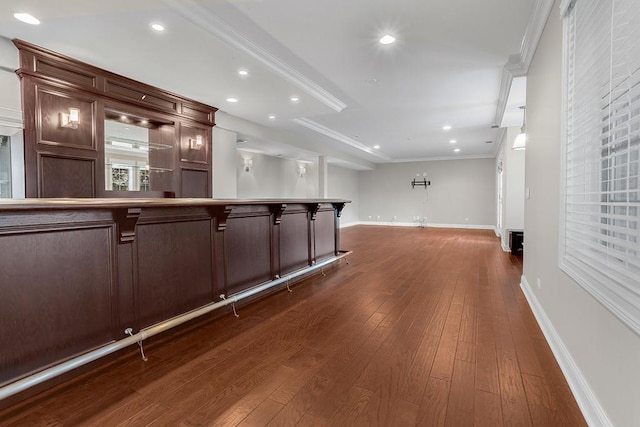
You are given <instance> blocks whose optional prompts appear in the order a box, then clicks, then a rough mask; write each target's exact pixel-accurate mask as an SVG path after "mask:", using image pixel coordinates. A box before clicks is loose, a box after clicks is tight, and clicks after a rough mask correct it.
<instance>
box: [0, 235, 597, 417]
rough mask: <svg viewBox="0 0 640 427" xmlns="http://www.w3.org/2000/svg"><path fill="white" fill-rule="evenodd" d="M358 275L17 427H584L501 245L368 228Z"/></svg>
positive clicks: (176, 339)
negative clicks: (150, 426) (73, 426)
mask: <svg viewBox="0 0 640 427" xmlns="http://www.w3.org/2000/svg"><path fill="white" fill-rule="evenodd" d="M342 246H343V248H344V249H351V250H353V251H354V253H353V255H351V256H350V257H349V262H350V264H348V265H347V264H346V263H344V262H341V263H340V265H339V266H337V267H333V268H330V269H327V271H326V273H327V275H326V276H325V277H323V276H320V275H317V276H314V277H313V278H310V279H307V280H305V281H304V282H301V283H298V284H296V285H295V286H293V293H288V292H286V290H284V291H280V292H277V293H275V294H272V295H270V296H268V297H266V298H264V299H261V300H259V301H257V302H254V303H252V304H250V305H247V306H245V307H242V308H241V309H240V310H239V313H240V318H239V319H236V318H234V317H233V316H232V315H231V314H227V315H225V316H224V317H221V318H217V319H211V318H209V319H203V320H201V321H199V322H198V323H197V324H194V325H193V326H192V327H189V328H186V329H184V330H180V331H177V332H175V333H172V334H170V335H168V336H165V337H163V338H161V339H156V340H154V341H152V342H150V343H147V344H146V348H145V350H146V353H147V356H148V357H149V361H148V362H143V361H142V360H141V359H140V357H139V355H138V353H137V347H130V349H129V350H128V351H127V352H126V354H125V355H123V356H122V357H120V358H119V359H118V360H116V361H113V362H110V363H108V364H106V365H105V366H103V367H101V368H99V369H96V370H94V371H91V372H89V373H87V374H84V375H82V376H80V377H78V378H76V379H74V380H71V381H69V382H67V383H64V384H61V385H59V386H57V387H55V388H54V389H51V390H50V391H48V392H45V393H43V394H40V395H37V396H35V397H33V398H31V399H29V400H27V401H25V402H22V403H20V404H18V405H15V406H13V407H9V408H7V409H5V410H4V411H1V412H0V425H11V426H62V425H63V426H71V425H83V426H84V425H95V426H117V425H128V426H147V425H153V426H179V425H185V426H186V425H190V426H195V425H220V426H235V425H240V426H266V425H269V426H289V425H299V426H323V425H325V426H351V425H359V426H412V425H419V426H437V425H448V426H473V425H477V426H492V427H493V426H502V425H504V426H582V425H586V424H585V421H584V419H583V418H582V415H581V413H580V411H579V409H578V407H577V405H576V402H575V400H574V398H573V396H572V394H571V392H570V390H569V387H568V386H567V383H566V381H565V379H564V377H563V375H562V373H561V371H560V369H559V367H558V365H557V363H556V361H555V359H554V358H553V355H552V353H551V350H550V349H549V347H548V345H547V343H546V341H545V339H544V337H543V335H542V333H541V331H540V329H539V327H538V325H537V323H536V321H535V318H534V316H533V314H532V313H531V311H530V309H529V307H528V305H527V302H526V300H525V298H524V296H523V294H522V292H521V291H520V287H519V282H520V276H521V274H522V260H521V258H517V257H513V256H511V255H510V254H508V253H505V252H503V251H502V250H501V248H500V242H499V239H498V238H497V237H496V236H495V234H494V233H493V232H491V231H480V230H447V229H433V228H426V229H418V228H400V227H375V226H358V227H353V228H348V229H345V230H343V231H342Z"/></svg>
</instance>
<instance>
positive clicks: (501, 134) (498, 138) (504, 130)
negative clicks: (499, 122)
mask: <svg viewBox="0 0 640 427" xmlns="http://www.w3.org/2000/svg"><path fill="white" fill-rule="evenodd" d="M507 129H508V128H500V129H498V134H497V135H496V142H498V143H497V144H496V146H495V147H496V148H495V149H494V150H493V157H498V154H500V152H501V151H502V144H503V143H504V141H503V139H504V136H505V134H506V133H507Z"/></svg>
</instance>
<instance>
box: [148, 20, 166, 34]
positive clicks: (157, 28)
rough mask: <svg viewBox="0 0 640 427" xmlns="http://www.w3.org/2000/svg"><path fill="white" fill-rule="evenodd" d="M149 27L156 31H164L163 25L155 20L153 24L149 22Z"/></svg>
mask: <svg viewBox="0 0 640 427" xmlns="http://www.w3.org/2000/svg"><path fill="white" fill-rule="evenodd" d="M151 28H152V29H153V30H154V31H157V32H162V31H164V25H162V24H158V23H157V22H156V23H154V24H151Z"/></svg>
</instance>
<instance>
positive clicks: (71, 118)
mask: <svg viewBox="0 0 640 427" xmlns="http://www.w3.org/2000/svg"><path fill="white" fill-rule="evenodd" d="M79 123H80V109H79V108H75V107H70V108H69V112H68V113H60V127H63V128H69V129H78V124H79Z"/></svg>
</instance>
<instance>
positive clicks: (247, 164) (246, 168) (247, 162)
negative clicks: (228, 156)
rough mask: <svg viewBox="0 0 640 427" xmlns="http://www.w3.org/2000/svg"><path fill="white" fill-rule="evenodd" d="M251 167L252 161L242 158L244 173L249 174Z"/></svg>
mask: <svg viewBox="0 0 640 427" xmlns="http://www.w3.org/2000/svg"><path fill="white" fill-rule="evenodd" d="M252 167H253V160H252V159H251V158H249V157H245V158H244V171H245V172H249V171H250V170H251V168H252Z"/></svg>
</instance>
